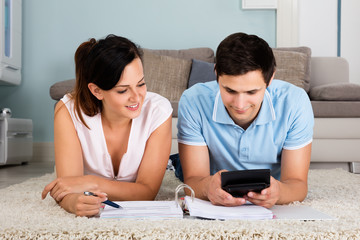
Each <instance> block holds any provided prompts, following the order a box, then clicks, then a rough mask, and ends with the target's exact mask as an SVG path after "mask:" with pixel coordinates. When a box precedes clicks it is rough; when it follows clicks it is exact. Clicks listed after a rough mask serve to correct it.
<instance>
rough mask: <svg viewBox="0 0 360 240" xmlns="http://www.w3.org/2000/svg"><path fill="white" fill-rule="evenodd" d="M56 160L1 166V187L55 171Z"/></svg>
mask: <svg viewBox="0 0 360 240" xmlns="http://www.w3.org/2000/svg"><path fill="white" fill-rule="evenodd" d="M54 166H55V162H53V161H43V162H28V163H27V164H21V165H9V166H6V165H5V166H0V189H1V188H5V187H8V186H10V185H12V184H16V183H21V182H24V181H26V180H27V179H29V178H33V177H40V176H42V175H44V174H46V173H52V172H54Z"/></svg>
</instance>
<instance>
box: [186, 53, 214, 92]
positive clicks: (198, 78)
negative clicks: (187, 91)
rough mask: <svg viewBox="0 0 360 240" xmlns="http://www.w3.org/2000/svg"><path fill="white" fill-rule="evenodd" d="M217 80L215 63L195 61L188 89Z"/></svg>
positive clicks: (193, 61)
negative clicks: (197, 84)
mask: <svg viewBox="0 0 360 240" xmlns="http://www.w3.org/2000/svg"><path fill="white" fill-rule="evenodd" d="M215 79H216V75H215V71H214V63H209V62H204V61H201V60H197V59H193V60H192V65H191V72H190V77H189V84H188V88H189V87H191V86H193V85H194V84H196V83H204V82H208V81H213V80H215Z"/></svg>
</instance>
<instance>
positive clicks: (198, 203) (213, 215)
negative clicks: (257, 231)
mask: <svg viewBox="0 0 360 240" xmlns="http://www.w3.org/2000/svg"><path fill="white" fill-rule="evenodd" d="M185 204H186V206H187V208H188V210H189V214H190V216H192V217H200V218H209V219H221V220H225V219H272V218H273V213H272V212H271V211H270V210H269V209H267V208H264V207H261V206H257V205H253V204H244V205H242V206H236V207H224V206H215V205H213V204H212V203H211V202H209V201H204V200H201V199H198V198H194V199H193V200H192V198H191V197H189V196H186V197H185Z"/></svg>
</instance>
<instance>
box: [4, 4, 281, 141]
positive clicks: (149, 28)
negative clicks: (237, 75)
mask: <svg viewBox="0 0 360 240" xmlns="http://www.w3.org/2000/svg"><path fill="white" fill-rule="evenodd" d="M22 2H23V39H22V40H23V41H22V46H23V48H22V49H23V52H22V53H23V54H22V56H23V57H22V63H23V64H22V65H23V70H22V74H23V80H22V82H21V84H20V85H19V86H16V87H6V86H0V108H3V107H8V108H10V109H11V110H12V114H13V117H15V118H30V119H32V120H33V123H34V141H35V142H49V141H53V113H54V112H53V110H54V103H55V101H53V100H52V99H51V98H50V96H49V87H50V86H51V85H52V84H53V83H55V82H58V81H62V80H66V79H70V78H74V76H75V70H74V68H75V67H74V53H75V50H76V48H77V47H78V46H79V44H80V43H81V42H83V41H86V40H87V39H88V38H90V37H95V38H100V37H104V36H106V35H107V34H109V33H114V34H117V35H122V36H125V37H127V38H130V39H131V40H133V41H134V42H136V43H137V44H140V46H142V47H145V48H155V49H161V48H164V49H182V48H192V47H210V48H212V49H214V50H215V49H216V47H217V45H218V44H219V43H220V41H221V40H223V39H224V38H225V37H226V36H228V35H229V34H231V33H234V32H239V31H242V32H247V33H250V34H256V35H259V36H260V37H262V38H264V39H265V40H266V41H267V42H268V43H269V45H270V46H272V47H274V46H275V33H276V31H275V23H276V12H275V10H273V9H272V10H242V9H241V7H240V6H241V1H239V0H226V1H220V0H180V1H175V0H151V1H149V0H102V1H101V0H23V1H22Z"/></svg>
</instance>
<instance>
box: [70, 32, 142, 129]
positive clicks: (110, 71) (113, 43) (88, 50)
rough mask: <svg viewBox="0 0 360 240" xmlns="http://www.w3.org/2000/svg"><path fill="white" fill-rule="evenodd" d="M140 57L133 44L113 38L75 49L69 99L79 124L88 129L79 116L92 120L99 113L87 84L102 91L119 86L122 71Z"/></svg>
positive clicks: (98, 102) (109, 36)
mask: <svg viewBox="0 0 360 240" xmlns="http://www.w3.org/2000/svg"><path fill="white" fill-rule="evenodd" d="M141 55H142V52H141V50H140V49H139V48H138V47H137V46H136V45H135V44H134V43H133V42H131V41H130V40H128V39H127V38H124V37H119V36H116V35H112V34H110V35H108V36H107V37H106V38H104V39H100V40H98V41H96V40H95V39H94V38H91V39H90V40H89V41H86V42H84V43H82V44H81V45H80V46H79V47H78V49H77V50H76V53H75V72H76V84H75V88H74V90H73V92H72V97H73V99H74V107H75V109H74V110H75V111H76V113H77V116H79V118H80V120H81V122H83V123H84V124H85V125H86V126H87V124H86V123H85V121H84V119H83V117H82V114H81V112H84V113H85V114H86V115H88V116H94V115H96V114H97V113H99V112H101V111H102V102H101V101H100V100H98V99H97V98H96V97H95V96H94V95H93V94H92V93H91V92H90V90H89V88H88V84H89V83H94V84H96V85H97V86H98V87H99V88H101V89H103V90H110V89H112V88H113V87H114V86H115V85H116V84H117V83H118V82H119V79H120V76H121V74H122V72H123V70H124V68H125V67H126V66H127V65H128V64H129V63H131V62H132V61H133V60H134V59H135V58H141ZM87 127H88V126H87Z"/></svg>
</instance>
